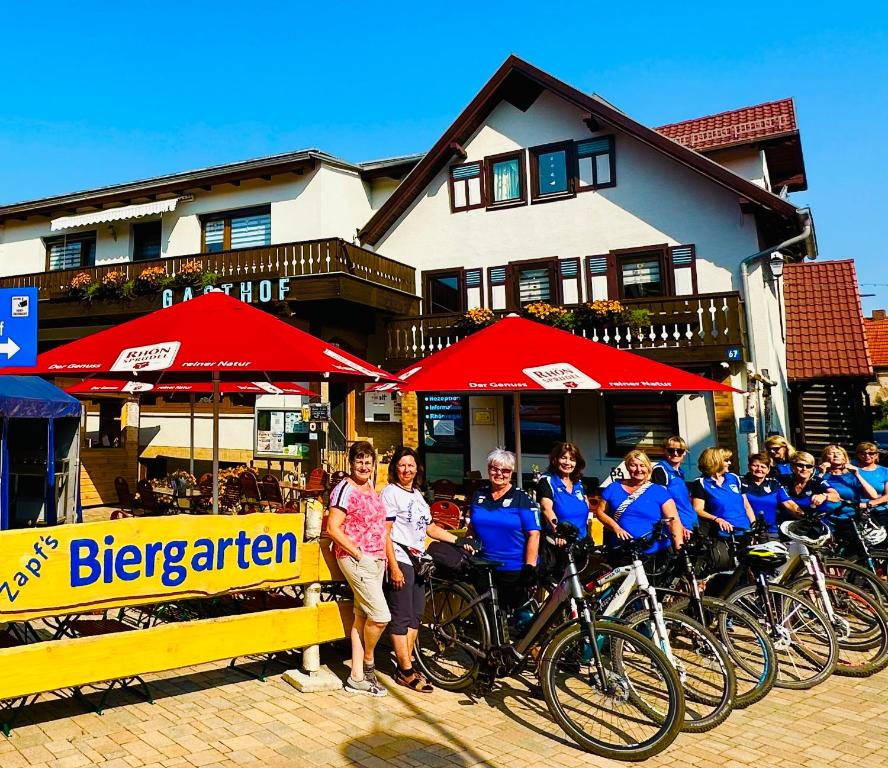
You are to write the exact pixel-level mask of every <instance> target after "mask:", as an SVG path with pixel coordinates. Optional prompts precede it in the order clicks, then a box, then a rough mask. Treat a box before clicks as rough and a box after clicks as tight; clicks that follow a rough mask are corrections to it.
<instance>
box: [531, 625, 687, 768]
mask: <svg viewBox="0 0 888 768" xmlns="http://www.w3.org/2000/svg"><path fill="white" fill-rule="evenodd" d="M594 631H595V643H596V646H597V647H598V649H599V653H600V656H601V663H602V668H603V669H602V673H603V674H599V670H598V669H597V666H596V664H595V662H594V660H593V653H592V648H591V647H590V641H589V639H588V636H587V634H586V631H585V630H584V629H583V628H582V627H581V626H580V624H572V625H571V626H569V627H567V628H565V629H564V630H563V631H562V632H560V633H559V634H558V635H556V636H555V638H554V639H553V640H552V641H551V642H550V643H548V644H547V645H546V647H545V648H544V649H543V653H542V664H541V666H540V681H541V683H542V686H543V696H544V698H545V700H546V706H547V707H548V708H549V712H550V713H551V715H552V717H553V718H554V719H555V722H557V723H558V725H559V726H561V728H562V729H563V730H564V732H565V733H567V735H568V736H570V737H571V738H572V739H573V740H574V741H575V742H577V744H579V745H580V746H581V747H582V748H583V749H585V750H586V751H587V752H592V753H594V754H596V755H600V756H601V757H606V758H609V759H612V760H646V759H647V758H649V757H652V756H653V755H656V754H659V753H660V752H662V751H663V750H664V749H666V747H668V746H669V745H670V744H671V743H672V742H673V741H675V738H676V736H678V734H679V732H680V731H681V726H682V721H683V718H684V695H683V694H682V690H681V683H680V681H679V679H678V675H677V674H676V672H675V670H674V669H673V667H672V665H671V664H670V663H669V661H668V659H667V658H666V657H665V656H664V655H663V654H662V653H661V652H660V651H659V650H658V649H657V648H656V646H654V644H653V643H652V642H651V641H650V640H648V639H647V638H645V637H643V636H642V635H640V634H638V632H635V631H633V630H631V629H629V628H628V627H624V626H622V625H619V624H609V623H601V624H596V626H595V630H594ZM602 677H604V678H606V679H603V680H602V679H601V678H602Z"/></svg>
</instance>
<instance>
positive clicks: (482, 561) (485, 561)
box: [469, 555, 505, 571]
mask: <svg viewBox="0 0 888 768" xmlns="http://www.w3.org/2000/svg"><path fill="white" fill-rule="evenodd" d="M469 564H470V565H471V566H472V567H474V568H486V569H489V570H491V571H495V570H496V569H497V568H502V567H503V566H504V565H505V563H501V562H500V561H499V560H491V559H489V558H487V557H482V556H481V555H473V556H472V559H471V560H469Z"/></svg>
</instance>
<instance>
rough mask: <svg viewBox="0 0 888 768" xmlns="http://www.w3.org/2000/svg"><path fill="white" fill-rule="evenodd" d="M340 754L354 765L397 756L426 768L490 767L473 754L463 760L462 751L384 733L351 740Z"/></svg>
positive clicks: (378, 732)
mask: <svg viewBox="0 0 888 768" xmlns="http://www.w3.org/2000/svg"><path fill="white" fill-rule="evenodd" d="M341 751H342V755H343V756H344V757H347V758H348V759H349V760H351V761H352V762H353V763H354V764H356V765H371V764H372V765H376V764H378V761H379V760H384V761H389V760H390V759H391V758H398V757H400V758H408V759H409V760H410V761H411V764H416V765H420V764H421V765H423V766H427V768H458V766H466V767H467V766H470V765H472V766H476V765H490V763H487V762H485V761H484V760H482V759H481V758H478V757H476V756H474V755H470V756H468V757H467V756H466V752H465V751H462V750H457V749H453V748H452V747H450V746H448V745H447V744H444V743H435V742H431V741H427V740H425V739H417V738H412V737H407V736H403V737H402V736H396V737H394V738H392V737H391V735H390V734H388V733H385V732H384V731H374V732H372V733H370V734H366V735H364V736H362V737H361V738H360V739H355V740H354V741H351V742H349V743H348V744H345V745H344V746H343V747H342V748H341ZM413 761H418V762H417V763H413Z"/></svg>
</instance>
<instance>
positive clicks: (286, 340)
mask: <svg viewBox="0 0 888 768" xmlns="http://www.w3.org/2000/svg"><path fill="white" fill-rule="evenodd" d="M3 373H7V374H12V373H27V374H42V375H50V376H70V375H75V376H90V375H97V374H101V375H104V376H110V377H112V378H115V379H123V380H133V379H134V378H135V379H137V380H138V381H148V382H150V383H155V384H156V383H158V382H159V380H161V379H162V380H163V381H164V382H165V383H173V382H176V381H185V382H187V383H193V382H196V381H204V382H206V381H209V382H211V384H212V387H213V394H214V397H213V487H214V488H215V489H216V490H217V493H215V494H214V495H213V499H214V502H213V512H214V513H215V512H218V497H219V494H218V477H219V411H218V394H219V391H220V390H219V387H220V383H221V381H222V380H223V379H224V380H226V381H247V382H249V381H253V380H255V379H256V377H257V374H261V375H264V376H265V377H266V378H268V379H269V381H272V380H285V379H297V380H299V381H317V380H320V379H324V380H327V379H335V380H340V381H353V382H361V381H368V380H370V381H372V380H377V381H378V380H379V379H390V378H391V375H390V374H388V373H386V372H385V371H383V370H382V369H380V368H377V367H376V366H374V365H371V364H370V363H368V362H366V361H364V360H361V359H360V358H358V357H355V356H354V355H351V354H349V353H348V352H345V351H344V350H341V349H339V348H338V347H335V346H334V345H332V344H328V343H326V342H324V341H321V340H320V339H317V338H315V337H314V336H312V335H311V334H308V333H305V332H304V331H300V330H299V329H298V328H294V327H293V326H292V325H289V324H288V323H285V322H283V321H282V320H279V319H277V318H276V317H272V316H271V315H270V314H268V313H267V312H264V311H262V310H260V309H256V308H255V307H252V306H250V305H249V304H246V303H244V302H242V301H239V300H237V299H235V298H233V297H231V296H228V295H226V294H225V293H223V292H222V291H211V292H210V293H207V294H204V295H202V296H198V297H197V298H195V299H192V300H190V301H185V302H182V303H181V304H174V305H173V306H171V307H168V308H166V309H160V310H157V311H156V312H152V313H151V314H149V315H144V316H142V317H138V318H136V319H134V320H129V321H128V322H125V323H121V324H120V325H117V326H115V327H113V328H108V329H107V330H104V331H100V332H98V333H94V334H92V335H91V336H86V337H84V338H82V339H78V340H77V341H72V342H70V343H69V344H64V345H62V346H60V347H57V348H56V349H52V350H49V351H48V352H44V353H42V354H40V355H38V356H37V365H36V366H35V367H33V368H27V369H20V368H18V369H14V368H6V369H4V370H3Z"/></svg>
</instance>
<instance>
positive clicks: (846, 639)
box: [790, 576, 888, 677]
mask: <svg viewBox="0 0 888 768" xmlns="http://www.w3.org/2000/svg"><path fill="white" fill-rule="evenodd" d="M790 587H791V588H792V589H793V590H796V591H797V592H800V593H801V594H803V595H805V597H807V598H808V599H809V600H810V601H811V602H812V603H814V605H816V606H817V607H818V608H820V610H822V611H823V612H824V613H825V614H826V615H827V616H828V615H829V612H828V611H827V610H826V606H825V605H824V604H823V598H822V596H821V594H820V592H819V591H818V590H817V589H816V588H815V586H814V582H813V580H812V579H811V578H810V577H809V576H805V577H802V578H800V579H796V580H795V581H793V582H792V584H791V585H790ZM826 591H827V594H828V596H829V601H830V604H831V607H832V612H833V616H834V617H835V618H834V621H833V630H834V631H835V633H836V639H837V640H838V643H839V659H838V662H837V664H836V669H835V673H836V674H837V675H843V676H845V677H869V676H870V675H874V674H875V673H876V672H880V671H881V670H883V669H885V667H888V614H886V613H885V611H884V609H882V608H881V607H880V606H879V604H878V602H877V601H876V600H874V599H873V597H872V596H871V595H868V594H867V593H865V592H863V591H862V590H860V589H857V587H854V586H852V585H851V584H848V583H847V582H844V581H838V580H837V579H827V580H826Z"/></svg>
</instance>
